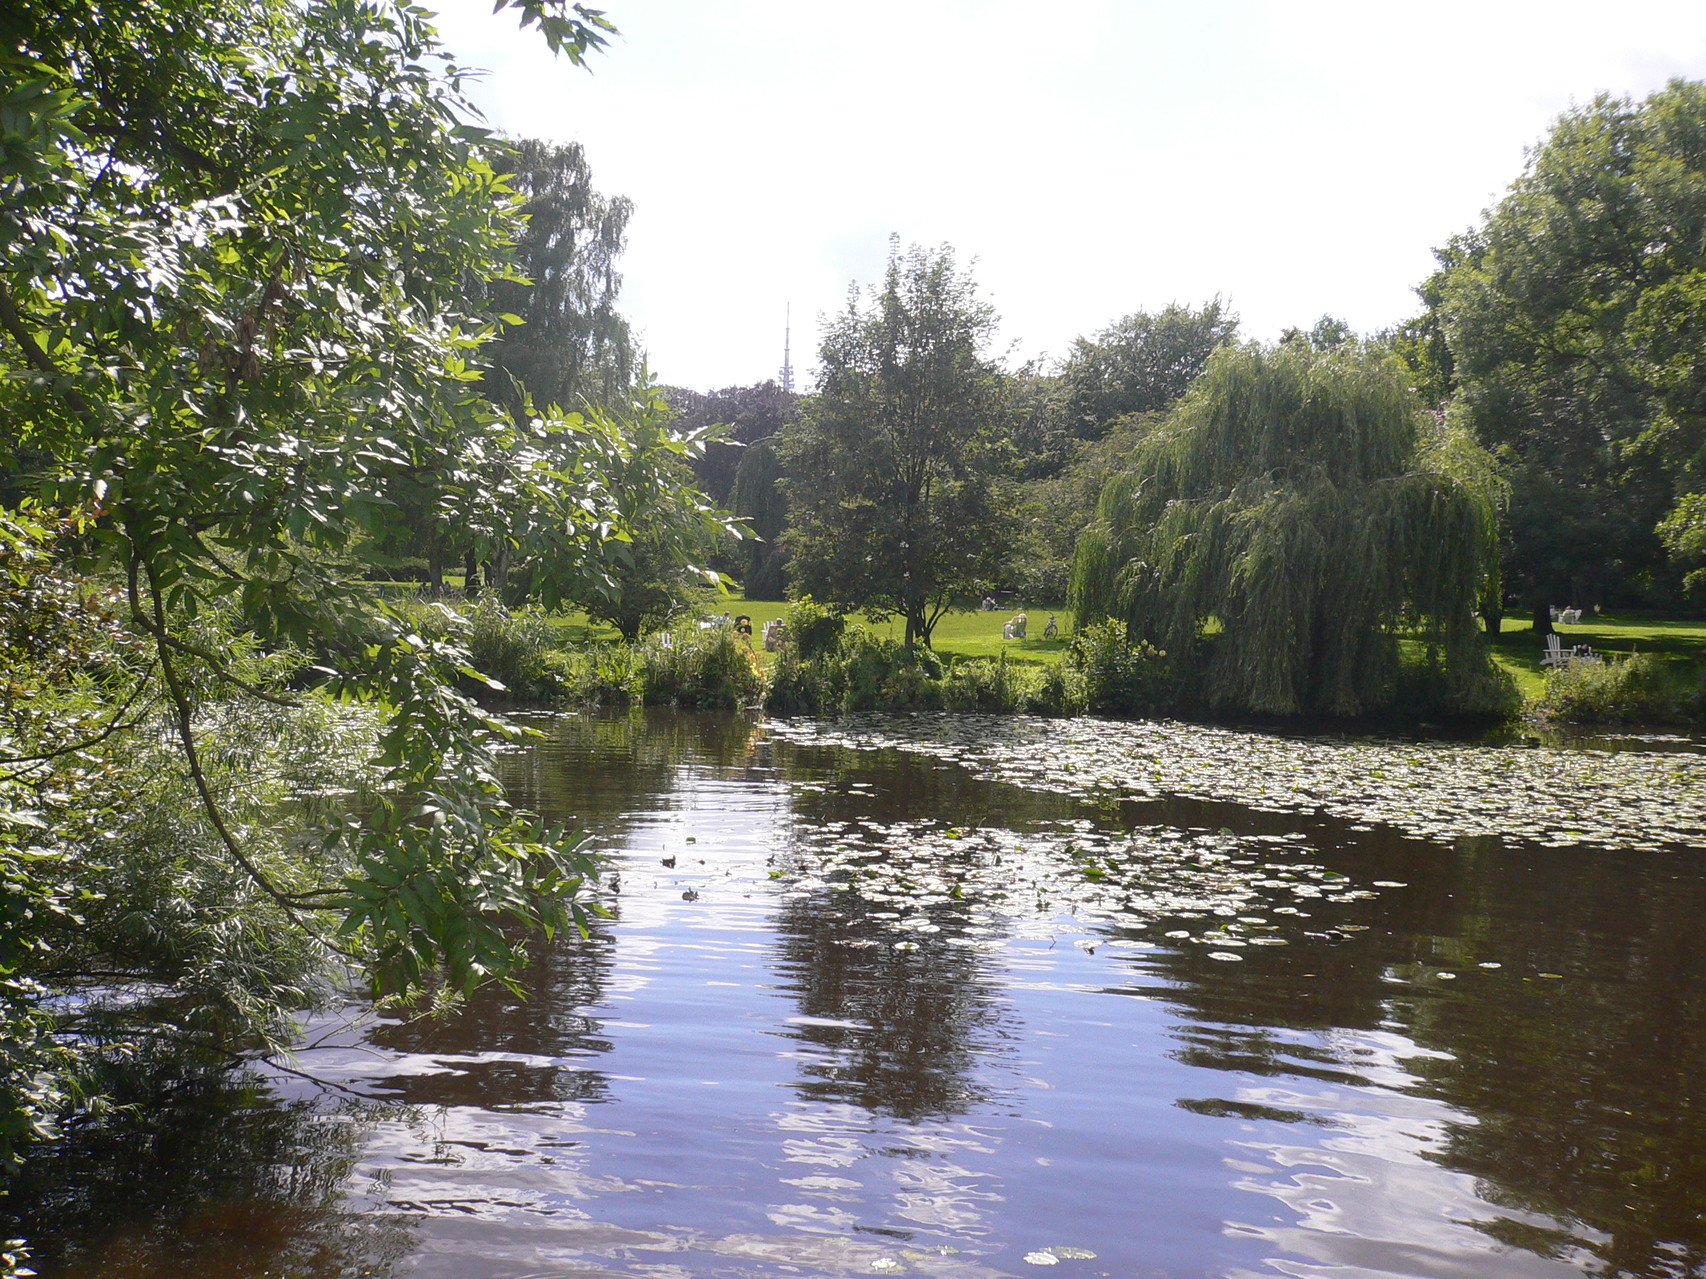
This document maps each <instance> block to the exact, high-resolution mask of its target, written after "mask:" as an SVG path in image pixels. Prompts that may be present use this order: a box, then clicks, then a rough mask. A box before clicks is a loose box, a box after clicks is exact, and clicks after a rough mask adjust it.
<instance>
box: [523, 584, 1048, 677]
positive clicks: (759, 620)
mask: <svg viewBox="0 0 1706 1279" xmlns="http://www.w3.org/2000/svg"><path fill="white" fill-rule="evenodd" d="M787 611H788V605H787V604H786V603H784V602H780V601H770V600H748V599H746V598H745V597H744V596H742V595H741V594H740V592H738V591H734V592H731V593H729V594H728V595H719V594H717V593H716V592H715V591H706V592H704V593H703V594H702V595H701V596H700V599H699V603H698V605H697V606H696V608H695V610H694V612H695V613H696V614H697V615H698V616H700V617H716V616H717V615H718V614H720V613H727V614H728V615H729V616H730V617H738V616H740V615H741V614H742V613H746V614H749V615H750V616H751V618H752V637H753V643H754V646H755V647H756V648H757V649H758V653H759V655H760V656H761V657H762V658H763V659H764V664H765V665H766V666H773V665H775V662H776V655H775V654H774V653H766V652H765V651H764V646H763V644H762V643H760V642H759V637H760V636H762V635H763V633H764V624H765V623H766V622H768V621H770V620H771V619H773V618H778V617H781V616H782V615H783V614H784V613H786V612H787ZM1018 611H1019V610H1018V609H1012V610H1005V609H1001V610H997V611H995V612H993V613H984V612H978V611H968V612H957V611H956V612H952V613H947V614H944V615H943V617H942V620H941V621H939V622H937V623H936V629H935V631H934V632H933V633H932V634H931V637H930V638H931V641H932V647H933V648H934V649H935V650H936V653H937V654H938V655H939V656H941V657H949V656H953V657H995V656H997V655H998V654H1000V653H1003V652H1005V653H1006V654H1007V660H1008V661H1010V662H1029V663H1032V664H1042V663H1055V662H1058V661H1060V656H1061V654H1062V653H1063V652H1065V650H1066V640H1067V636H1068V634H1069V633H1070V632H1071V629H1072V614H1071V613H1069V612H1067V611H1066V610H1065V609H1047V608H1031V609H1027V610H1025V611H1026V616H1027V617H1028V618H1029V620H1030V626H1029V628H1028V630H1029V638H1027V639H1022V640H1004V639H1002V638H1001V628H1002V626H1003V625H1004V624H1005V623H1006V622H1007V620H1008V619H1009V618H1010V617H1012V616H1013V614H1014V613H1016V612H1018ZM1051 612H1052V613H1053V614H1054V617H1055V621H1056V622H1057V623H1058V624H1059V626H1060V633H1059V635H1058V636H1057V637H1056V638H1054V639H1052V640H1046V639H1044V638H1043V637H1042V634H1043V627H1044V626H1046V625H1047V624H1048V619H1049V614H1050V613H1051ZM852 622H853V624H854V625H857V626H863V627H864V628H865V629H866V630H868V631H870V632H871V633H872V634H873V635H883V636H887V637H888V638H890V639H893V640H894V641H895V642H896V643H899V642H900V641H901V640H902V639H904V638H905V636H906V623H905V622H903V621H899V620H894V619H891V620H889V621H886V622H873V621H871V620H870V619H869V618H867V617H865V616H864V615H863V614H854V616H853V618H852ZM552 625H553V627H554V628H555V629H556V630H557V632H558V634H559V636H560V638H561V639H562V642H564V643H566V644H567V643H581V642H583V641H586V640H613V639H615V638H616V631H615V628H613V627H610V626H605V625H602V624H599V623H589V622H588V621H587V618H586V615H585V614H584V613H564V614H560V615H559V616H558V617H556V618H554V619H553V623H552Z"/></svg>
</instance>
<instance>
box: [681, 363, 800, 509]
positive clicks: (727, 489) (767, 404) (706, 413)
mask: <svg viewBox="0 0 1706 1279" xmlns="http://www.w3.org/2000/svg"><path fill="white" fill-rule="evenodd" d="M664 395H665V396H666V397H667V398H668V400H669V402H670V403H671V404H673V405H674V406H675V408H676V410H677V411H678V412H679V413H680V414H681V420H680V423H679V426H680V427H681V428H682V429H683V430H690V431H694V430H699V429H701V428H703V427H708V426H716V425H721V426H722V427H723V429H722V430H721V431H719V432H718V434H717V439H716V440H714V441H712V442H710V443H708V444H707V445H706V447H705V452H704V453H703V455H701V456H700V457H699V458H698V459H697V460H696V461H695V463H694V466H693V473H694V474H695V475H697V476H698V477H699V485H700V487H701V488H703V489H704V490H705V492H706V493H707V494H709V495H710V497H711V499H712V501H714V502H717V503H718V504H719V505H723V506H729V505H731V504H732V501H733V497H732V494H733V492H734V484H735V472H736V471H738V470H739V469H740V465H741V462H742V461H743V460H744V459H745V457H746V449H747V448H748V447H749V446H751V445H753V444H756V443H758V441H759V440H769V439H774V438H776V437H777V436H779V435H780V434H781V433H782V428H783V427H785V426H786V425H788V423H790V422H792V421H793V420H794V419H795V417H796V416H798V407H799V403H800V396H799V395H797V394H795V393H794V392H792V391H784V390H783V389H782V388H781V387H780V386H778V385H777V384H776V383H775V382H774V381H771V382H759V383H756V384H755V385H753V386H727V387H724V388H723V389H722V390H720V391H710V392H700V391H690V390H688V389H687V388H686V387H679V386H671V387H665V388H664Z"/></svg>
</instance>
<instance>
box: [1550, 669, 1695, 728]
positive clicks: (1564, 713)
mask: <svg viewBox="0 0 1706 1279" xmlns="http://www.w3.org/2000/svg"><path fill="white" fill-rule="evenodd" d="M1682 701H1683V698H1682V696H1681V690H1679V689H1678V688H1677V687H1676V685H1675V683H1674V681H1673V680H1672V679H1671V678H1670V677H1669V675H1668V673H1667V672H1666V670H1665V667H1664V663H1662V662H1660V661H1659V660H1658V659H1657V658H1656V657H1653V656H1652V655H1651V654H1648V653H1634V654H1631V655H1630V656H1628V657H1621V658H1610V659H1608V660H1605V661H1599V662H1571V663H1569V664H1568V665H1566V666H1562V667H1558V668H1556V669H1554V670H1550V671H1548V672H1547V673H1546V688H1545V690H1544V691H1543V692H1542V693H1541V694H1540V700H1539V701H1537V702H1536V703H1535V704H1534V714H1535V716H1536V717H1537V718H1539V719H1543V720H1551V721H1554V722H1557V723H1563V724H1657V723H1663V722H1665V721H1667V720H1674V719H1676V718H1677V717H1678V715H1679V713H1680V710H1681V705H1682Z"/></svg>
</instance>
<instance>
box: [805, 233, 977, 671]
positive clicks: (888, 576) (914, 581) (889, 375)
mask: <svg viewBox="0 0 1706 1279" xmlns="http://www.w3.org/2000/svg"><path fill="white" fill-rule="evenodd" d="M994 326H995V314H994V311H993V310H992V309H991V308H990V306H989V305H988V304H987V303H985V302H983V301H982V300H980V299H979V298H978V297H977V293H976V288H975V285H974V284H973V281H972V279H971V276H970V274H969V273H962V272H961V271H959V270H958V268H957V267H956V266H955V263H954V256H953V252H952V250H950V249H948V248H947V247H946V246H944V247H943V248H941V249H937V250H929V249H923V248H918V247H914V248H912V249H910V250H908V251H906V252H905V253H902V252H901V249H900V245H899V242H898V240H891V241H890V247H889V261H888V270H887V273H886V275H885V276H884V279H883V283H882V285H881V287H874V288H872V289H871V290H870V293H869V295H868V296H867V297H866V298H865V299H863V300H861V298H860V297H859V294H858V293H857V292H856V291H855V292H853V293H852V294H850V296H849V298H848V302H847V309H846V310H845V311H843V312H842V313H841V315H840V316H838V317H837V318H835V319H834V320H833V321H831V322H830V324H829V326H828V328H827V329H826V331H825V333H824V338H823V346H822V351H821V354H820V360H821V364H822V370H823V371H822V376H821V380H820V383H819V387H818V392H817V395H816V397H815V398H814V399H813V400H812V401H810V403H809V405H808V406H807V411H806V412H805V414H804V416H803V417H802V418H801V420H800V422H799V423H798V425H796V426H794V427H792V428H790V429H789V430H788V431H786V432H785V433H784V435H783V444H782V453H783V464H784V469H785V472H786V475H787V478H786V479H785V480H784V481H783V489H784V492H785V495H786V497H787V501H788V511H789V517H788V518H789V524H788V531H787V535H786V536H787V544H788V550H789V553H790V555H791V560H790V566H791V573H792V575H793V581H794V587H795V589H797V590H799V591H801V592H803V593H806V594H810V595H812V596H814V597H816V598H817V599H819V600H822V601H824V602H827V603H831V604H833V605H835V606H837V607H840V608H844V609H853V608H859V609H863V610H865V611H866V612H868V613H873V614H875V615H878V616H882V615H885V614H886V615H890V616H899V617H901V618H903V619H904V620H905V623H906V644H907V646H908V647H911V646H912V645H913V644H914V643H922V644H924V645H925V646H926V647H928V646H929V643H930V632H931V629H932V628H933V627H934V626H935V624H936V621H937V619H939V618H940V617H941V615H942V613H943V612H945V611H946V610H947V608H948V607H949V606H950V604H952V602H953V601H954V600H955V599H956V598H957V597H962V596H965V595H970V594H973V593H975V592H976V591H977V590H978V588H979V586H980V585H981V584H982V583H984V582H986V581H987V580H988V578H989V575H990V574H991V572H992V571H993V569H994V566H995V564H996V563H997V561H998V558H999V556H1000V554H1001V551H1000V548H1001V546H1002V544H1003V542H1004V541H1005V534H1004V524H1005V516H1004V515H1003V513H1002V511H1001V509H1000V507H999V506H998V504H997V503H996V501H995V500H994V495H993V491H992V487H991V484H990V476H989V474H988V471H987V468H986V467H985V465H984V462H985V457H984V454H986V453H987V451H988V450H989V449H990V448H991V447H992V445H993V434H994V432H995V430H996V428H997V427H998V426H999V424H1000V415H999V397H1000V393H1001V379H1000V376H999V372H998V370H997V369H996V367H995V365H994V363H993V362H992V361H990V360H989V359H988V358H987V356H986V355H985V353H984V352H985V347H986V346H987V344H988V342H989V339H990V336H991V334H992V332H993V330H994Z"/></svg>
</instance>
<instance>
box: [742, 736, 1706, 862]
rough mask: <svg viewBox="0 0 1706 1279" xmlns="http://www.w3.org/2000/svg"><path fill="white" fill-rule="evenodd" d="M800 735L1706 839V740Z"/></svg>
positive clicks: (1123, 793) (1399, 810) (1114, 779)
mask: <svg viewBox="0 0 1706 1279" xmlns="http://www.w3.org/2000/svg"><path fill="white" fill-rule="evenodd" d="M771 731H772V732H773V733H775V734H776V735H777V736H779V737H782V738H785V739H787V740H789V741H793V742H799V743H805V744H812V745H834V746H844V747H851V748H854V749H861V750H871V749H883V748H888V749H894V750H900V751H906V752H911V753H914V754H918V755H923V756H927V757H930V758H933V759H939V760H944V761H950V762H952V763H955V764H958V765H960V766H961V767H964V768H966V769H968V770H970V771H971V772H972V773H973V774H974V775H976V776H978V777H982V778H987V779H988V780H991V781H1000V782H1006V783H1010V784H1013V785H1017V786H1022V787H1027V788H1030V789H1034V790H1044V791H1051V792H1055V793H1059V794H1066V795H1076V796H1113V797H1122V798H1133V799H1163V798H1169V797H1183V798H1189V799H1201V800H1213V801H1225V802H1231V803H1236V804H1241V805H1244V806H1246V807H1248V808H1251V809H1254V810H1257V811H1263V812H1295V813H1307V814H1313V815H1318V816H1326V817H1332V818H1334V819H1337V820H1341V821H1345V822H1349V823H1351V824H1352V825H1353V826H1366V827H1375V826H1385V827H1389V828H1392V829H1395V830H1398V831H1401V832H1403V833H1405V834H1407V835H1412V836H1415V837H1418V838H1422V839H1432V840H1440V841H1449V840H1453V839H1457V838H1465V837H1478V836H1498V837H1502V838H1504V839H1508V840H1513V841H1518V842H1525V843H1533V844H1539V845H1544V846H1547V847H1557V848H1566V847H1583V848H1618V849H1632V850H1639V851H1654V852H1657V851H1662V850H1665V849H1675V848H1686V847H1699V846H1700V845H1701V844H1703V843H1706V754H1697V753H1686V752H1679V751H1675V750H1664V751H1642V750H1617V751H1600V750H1563V749H1557V748H1550V747H1536V746H1517V745H1479V744H1465V743H1458V742H1416V741H1399V740H1390V739H1379V738H1352V737H1294V736H1280V735H1277V734H1271V733H1261V732H1254V731H1249V730H1241V729H1232V728H1215V727H1207V726H1203V725H1196V724H1183V723H1176V722H1171V721H1165V720H1150V721H1141V722H1135V723H1126V722H1119V721H1112V720H1096V719H1074V720H1045V719H1032V718H1023V717H1000V716H966V715H960V716H945V715H944V716H922V715H920V716H896V715H859V716H849V717H847V718H845V719H841V720H833V721H828V720H826V721H815V720H803V719H802V720H780V721H776V722H775V723H773V724H772V726H771Z"/></svg>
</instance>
